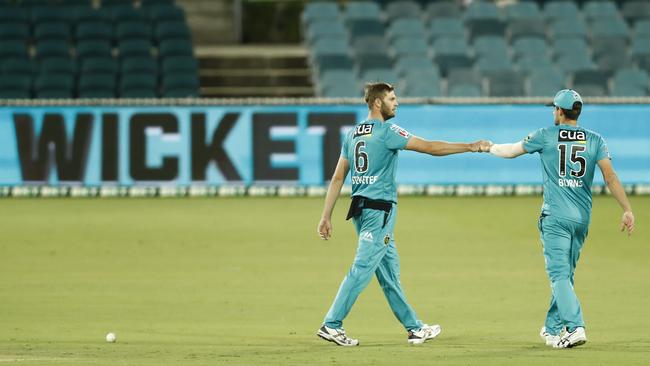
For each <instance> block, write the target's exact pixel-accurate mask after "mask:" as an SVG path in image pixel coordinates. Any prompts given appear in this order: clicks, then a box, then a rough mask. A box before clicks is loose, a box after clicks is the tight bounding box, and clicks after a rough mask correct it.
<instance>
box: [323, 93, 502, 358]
mask: <svg viewBox="0 0 650 366" xmlns="http://www.w3.org/2000/svg"><path fill="white" fill-rule="evenodd" d="M365 100H366V103H367V104H368V109H369V113H368V118H367V119H366V120H365V121H362V122H360V123H358V124H357V125H356V126H355V128H353V129H352V130H351V131H350V132H349V133H348V134H347V136H346V137H345V140H344V142H343V147H342V149H341V156H340V158H339V161H338V164H337V166H336V169H335V171H334V175H333V177H332V181H331V183H330V185H329V189H328V191H327V196H326V198H325V207H324V209H323V214H322V216H321V220H320V223H319V224H318V233H319V235H320V237H321V238H322V239H324V240H327V239H329V238H330V236H331V235H332V223H331V216H332V210H333V209H334V205H335V203H336V200H337V198H338V196H339V194H340V193H341V187H342V185H343V182H344V180H345V177H346V176H347V174H348V170H351V172H352V175H351V180H352V203H351V205H350V210H349V212H348V216H347V218H348V219H350V218H353V220H354V225H355V228H356V230H357V234H358V235H359V241H358V247H357V253H356V256H355V258H354V262H353V263H352V267H351V268H350V270H349V272H348V274H347V276H346V277H345V278H344V279H343V282H342V283H341V286H340V288H339V290H338V293H337V295H336V298H335V299H334V302H333V304H332V306H331V307H330V309H329V311H328V313H327V315H326V316H325V320H324V322H323V325H322V326H321V328H320V329H319V330H318V332H317V335H318V336H319V337H321V338H323V339H325V340H327V341H330V342H333V343H336V344H338V345H340V346H356V345H358V344H359V341H358V340H356V339H352V338H350V337H348V336H347V335H346V334H345V331H344V330H343V319H345V317H346V316H347V315H348V313H349V312H350V309H351V308H352V305H353V304H354V302H355V301H356V299H357V297H358V296H359V294H360V293H361V291H363V289H364V288H365V287H366V286H367V285H368V283H369V282H370V280H371V278H372V275H373V274H375V275H376V276H377V280H378V281H379V284H380V285H381V288H382V289H383V291H384V295H385V296H386V299H387V300H388V303H389V304H390V307H391V309H392V310H393V314H395V316H396V317H397V319H398V320H399V321H400V322H401V323H402V325H403V326H404V328H406V331H407V333H408V339H407V340H408V343H410V344H421V343H424V342H425V341H427V340H429V339H433V338H435V337H436V336H437V335H438V334H440V331H441V329H440V326H439V325H427V324H423V323H422V322H421V321H420V320H418V318H417V316H416V315H415V311H414V310H413V308H412V307H411V305H409V303H408V302H407V300H406V296H405V295H404V292H403V291H402V286H401V284H400V278H399V271H400V268H399V257H398V255H397V249H396V247H395V238H394V235H393V231H394V227H395V218H396V215H397V184H396V182H395V172H396V168H397V156H398V152H399V150H403V149H406V150H413V151H417V152H421V153H426V154H430V155H434V156H442V155H449V154H457V153H463V152H470V151H471V152H487V151H488V150H489V148H490V143H489V141H478V142H475V143H472V144H464V143H448V142H444V141H427V140H424V139H421V138H418V137H415V136H412V135H411V134H410V133H408V132H407V131H405V130H404V129H402V128H400V127H399V126H397V125H395V124H392V123H390V122H387V121H388V120H389V119H391V118H393V117H394V116H395V112H396V110H397V106H398V103H397V97H396V96H395V91H394V89H393V87H392V86H391V85H390V84H386V83H373V84H368V85H366V91H365Z"/></svg>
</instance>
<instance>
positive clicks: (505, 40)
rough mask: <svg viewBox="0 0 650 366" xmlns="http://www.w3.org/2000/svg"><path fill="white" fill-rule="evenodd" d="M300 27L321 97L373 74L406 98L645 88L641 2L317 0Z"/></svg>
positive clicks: (633, 92)
mask: <svg viewBox="0 0 650 366" xmlns="http://www.w3.org/2000/svg"><path fill="white" fill-rule="evenodd" d="M465 4H469V5H465ZM302 26H303V34H304V35H305V37H304V42H305V45H306V46H307V47H308V49H309V50H310V58H309V61H310V64H311V67H312V79H313V83H314V85H315V90H316V94H317V95H318V96H325V97H342V96H350V95H358V94H359V93H360V91H359V92H357V91H353V92H351V91H349V88H351V87H352V86H353V85H357V88H359V90H360V88H361V86H362V85H363V83H364V82H367V81H372V80H375V79H377V78H379V77H382V78H385V79H386V80H395V79H396V80H395V82H396V85H397V86H398V87H399V88H401V89H400V90H402V95H404V96H423V97H433V96H544V95H549V94H552V93H554V92H555V91H556V90H557V89H559V88H563V87H574V88H579V89H580V91H581V94H582V95H585V96H646V95H648V92H650V90H649V89H650V85H649V82H648V80H647V75H648V73H649V72H650V2H647V1H639V0H626V1H617V2H615V1H609V0H586V1H577V0H573V1H572V0H553V1H523V0H522V1H504V2H495V1H488V0H474V1H472V2H461V1H452V0H440V1H427V0H422V1H411V0H400V1H377V2H374V1H348V2H343V3H340V4H339V3H336V2H318V1H316V2H309V3H308V4H307V5H306V6H305V8H304V12H303V14H302ZM368 69H370V70H372V72H368ZM326 70H336V72H333V73H330V72H324V71H326ZM430 70H431V71H430ZM418 75H420V76H421V77H418ZM642 75H644V76H642ZM351 78H354V81H353V82H352V81H350V79H351ZM343 80H346V81H343ZM337 83H345V86H344V87H338V86H337ZM339 93H340V94H339Z"/></svg>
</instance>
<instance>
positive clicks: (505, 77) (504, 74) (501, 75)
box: [487, 70, 524, 97]
mask: <svg viewBox="0 0 650 366" xmlns="http://www.w3.org/2000/svg"><path fill="white" fill-rule="evenodd" d="M487 82H488V95H489V96H491V97H520V96H523V95H524V77H523V76H522V75H521V74H520V73H518V72H517V71H514V70H502V71H498V72H493V73H491V74H489V75H488V76H487Z"/></svg>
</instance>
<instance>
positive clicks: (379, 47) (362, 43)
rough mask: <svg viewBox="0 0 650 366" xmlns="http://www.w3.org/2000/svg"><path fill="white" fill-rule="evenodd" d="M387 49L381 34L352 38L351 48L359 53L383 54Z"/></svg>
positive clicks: (355, 52)
mask: <svg viewBox="0 0 650 366" xmlns="http://www.w3.org/2000/svg"><path fill="white" fill-rule="evenodd" d="M387 49H388V43H387V42H386V39H385V38H384V37H381V36H363V37H359V38H356V39H353V40H352V50H353V51H354V54H355V55H356V57H359V55H364V56H365V55H385V54H386V50H387Z"/></svg>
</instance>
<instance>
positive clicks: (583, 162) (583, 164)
mask: <svg viewBox="0 0 650 366" xmlns="http://www.w3.org/2000/svg"><path fill="white" fill-rule="evenodd" d="M557 148H558V149H559V150H560V166H559V168H560V170H559V171H560V176H561V177H564V176H566V153H567V145H566V144H559V145H557ZM586 150H587V147H585V146H580V145H571V158H570V159H571V162H572V163H574V164H575V163H577V164H579V165H580V167H579V169H578V170H573V169H571V176H572V177H575V178H581V177H582V176H584V175H585V171H586V170H587V159H586V158H585V157H584V156H580V155H579V154H580V153H581V152H583V151H586Z"/></svg>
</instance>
